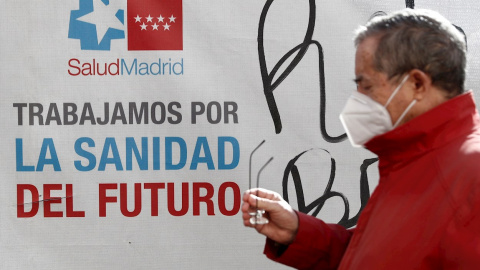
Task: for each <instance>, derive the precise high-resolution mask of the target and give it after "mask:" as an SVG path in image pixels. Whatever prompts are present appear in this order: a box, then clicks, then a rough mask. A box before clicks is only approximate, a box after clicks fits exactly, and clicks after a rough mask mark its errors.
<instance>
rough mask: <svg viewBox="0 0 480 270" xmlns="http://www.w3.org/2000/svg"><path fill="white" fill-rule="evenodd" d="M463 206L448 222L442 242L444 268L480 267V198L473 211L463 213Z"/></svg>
mask: <svg viewBox="0 0 480 270" xmlns="http://www.w3.org/2000/svg"><path fill="white" fill-rule="evenodd" d="M462 210H463V207H459V209H458V210H457V216H456V217H455V218H454V219H453V220H452V221H450V223H449V224H448V226H447V228H446V230H445V233H444V236H443V239H442V241H441V243H440V254H441V259H442V265H443V269H479V266H480V200H478V198H477V200H476V203H475V205H473V207H472V210H471V212H470V213H469V214H468V215H462V212H463V211H462Z"/></svg>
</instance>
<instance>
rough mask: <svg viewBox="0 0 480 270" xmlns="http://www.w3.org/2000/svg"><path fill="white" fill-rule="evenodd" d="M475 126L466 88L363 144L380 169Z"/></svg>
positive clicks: (479, 121)
mask: <svg viewBox="0 0 480 270" xmlns="http://www.w3.org/2000/svg"><path fill="white" fill-rule="evenodd" d="M479 125H480V119H479V115H478V112H477V109H476V105H475V101H474V97H473V93H472V92H471V91H469V92H467V93H465V94H461V95H459V96H456V97H454V98H452V99H450V100H448V101H446V102H444V103H442V104H440V105H439V106H437V107H435V108H433V109H431V110H429V111H427V112H425V113H424V114H422V115H419V116H417V117H415V118H414V119H412V120H410V121H408V122H407V123H405V124H403V125H401V126H399V127H397V128H395V129H394V130H391V131H389V132H387V133H384V134H382V135H379V136H376V137H374V138H373V139H371V140H370V141H368V142H367V143H366V145H365V147H366V148H367V149H368V150H370V151H372V152H373V153H375V154H377V155H378V157H379V159H380V164H379V166H380V170H381V171H382V169H383V168H385V167H389V166H390V165H394V164H398V163H403V162H408V161H410V160H412V159H413V158H415V157H417V156H418V155H422V154H425V153H426V152H428V151H431V150H433V149H436V148H438V147H440V146H442V145H445V144H446V143H448V142H450V141H452V140H453V139H455V138H457V137H460V136H462V135H464V134H466V133H469V132H471V131H472V130H473V129H474V128H475V126H477V127H478V126H479ZM381 174H382V172H381Z"/></svg>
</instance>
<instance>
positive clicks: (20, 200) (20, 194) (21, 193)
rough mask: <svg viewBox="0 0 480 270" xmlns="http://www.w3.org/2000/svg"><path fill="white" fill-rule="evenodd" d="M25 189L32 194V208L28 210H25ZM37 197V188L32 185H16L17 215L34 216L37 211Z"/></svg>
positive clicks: (21, 216)
mask: <svg viewBox="0 0 480 270" xmlns="http://www.w3.org/2000/svg"><path fill="white" fill-rule="evenodd" d="M25 190H28V191H30V193H31V194H32V203H31V205H32V209H30V211H29V212H25ZM39 197H40V196H39V194H38V190H37V188H36V187H35V186H34V185H27V184H25V185H22V184H19V185H17V217H19V218H30V217H33V216H35V215H36V214H37V212H38V199H39Z"/></svg>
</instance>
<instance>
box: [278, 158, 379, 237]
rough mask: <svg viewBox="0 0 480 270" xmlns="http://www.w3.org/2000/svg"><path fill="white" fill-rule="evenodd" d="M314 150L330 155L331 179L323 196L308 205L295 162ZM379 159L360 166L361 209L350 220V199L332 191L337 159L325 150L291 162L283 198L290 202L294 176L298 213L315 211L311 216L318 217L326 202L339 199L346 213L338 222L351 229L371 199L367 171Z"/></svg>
mask: <svg viewBox="0 0 480 270" xmlns="http://www.w3.org/2000/svg"><path fill="white" fill-rule="evenodd" d="M312 150H322V151H325V152H326V153H328V154H329V155H330V164H331V165H330V177H329V179H328V184H327V186H326V188H325V190H324V191H323V194H322V196H320V197H319V198H317V199H315V200H314V201H313V202H311V203H310V204H308V205H306V202H305V196H304V192H303V185H302V180H301V177H300V172H299V170H298V167H297V166H296V165H295V162H296V161H297V160H298V159H299V158H300V157H301V156H302V155H304V154H305V153H307V152H309V151H312ZM377 160H378V159H377V158H371V159H365V160H364V161H363V163H362V165H361V166H360V209H359V211H358V213H357V214H356V215H355V216H354V217H352V218H349V216H350V206H349V203H348V199H347V197H346V196H345V195H343V194H342V193H340V192H336V191H332V186H333V182H334V181H335V171H336V162H335V159H334V158H333V157H332V156H331V154H330V152H328V151H327V150H325V149H322V148H320V149H310V150H307V151H304V152H302V153H300V154H299V155H297V156H296V157H295V158H293V159H291V160H290V162H289V163H288V165H287V167H286V168H285V172H284V175H283V182H282V188H283V198H284V199H285V200H286V201H287V202H288V201H289V197H288V179H289V175H291V176H292V179H293V183H294V186H295V193H296V197H297V205H298V211H300V212H302V213H305V214H308V213H310V212H311V211H312V210H313V213H312V214H311V215H312V216H315V217H316V216H317V215H318V214H319V213H320V211H321V210H322V208H323V206H324V204H325V202H326V201H327V200H328V199H330V198H334V197H339V198H341V199H342V201H343V204H344V213H343V216H342V218H341V219H340V221H339V222H338V224H339V225H342V226H344V227H345V228H350V227H353V226H355V224H357V221H358V217H359V216H360V213H361V211H362V210H363V208H364V207H365V205H366V204H367V201H368V199H369V198H370V188H369V185H368V175H367V169H368V166H370V165H372V164H373V163H375V162H376V161H377Z"/></svg>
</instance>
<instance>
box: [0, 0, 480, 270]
mask: <svg viewBox="0 0 480 270" xmlns="http://www.w3.org/2000/svg"><path fill="white" fill-rule="evenodd" d="M406 7H410V8H428V9H433V10H437V11H439V12H440V13H441V14H442V15H444V16H445V17H446V18H447V19H449V20H450V21H452V23H454V24H455V25H456V26H457V27H459V29H461V30H462V31H463V32H464V33H465V36H466V39H467V44H468V73H467V81H466V88H467V89H473V91H474V94H475V98H476V101H477V104H478V102H480V92H479V91H480V90H479V89H480V32H479V29H478V25H479V24H480V19H479V18H478V16H477V13H478V12H477V11H478V10H480V3H479V2H478V1H476V0H469V1H463V2H461V3H459V2H452V1H449V2H442V3H439V2H438V1H432V0H423V1H420V0H418V1H397V0H395V1H394V0H388V1H371V0H368V1H367V0H361V1H352V0H341V1H314V0H309V1H287V0H275V1H272V0H268V1H258V0H255V1H254V0H247V1H225V0H210V1H183V0H110V1H109V0H69V1H25V0H18V1H2V4H1V8H0V14H1V16H0V21H1V23H0V27H1V37H2V39H1V40H2V42H1V45H0V53H1V61H2V62H1V63H2V64H1V67H0V76H1V80H0V84H1V87H0V89H1V96H2V98H1V101H0V102H1V122H0V125H1V138H2V140H1V145H0V147H1V148H0V149H1V153H2V154H1V162H0V172H1V184H0V202H1V204H0V205H1V206H0V243H1V245H0V254H1V256H2V260H1V261H0V269H260V268H261V269H284V268H287V267H284V266H280V265H278V264H276V263H274V262H271V261H269V260H268V259H266V258H265V257H264V256H263V255H262V252H263V244H264V241H265V239H264V237H263V236H261V235H258V234H257V233H256V232H255V230H253V229H250V228H245V227H244V226H243V224H242V219H241V211H240V207H241V200H242V194H243V192H244V191H245V190H247V189H248V188H249V187H256V186H259V187H264V188H267V189H271V190H275V191H277V192H279V193H280V194H281V195H282V196H283V197H284V198H285V199H286V200H288V201H289V202H290V203H291V204H292V206H293V207H294V208H295V209H298V210H299V211H301V212H305V213H308V214H311V215H315V216H317V217H318V218H321V219H323V220H325V221H326V222H331V223H339V224H342V225H343V226H345V227H348V228H351V227H354V226H355V224H356V221H357V218H358V215H359V213H360V212H361V210H362V208H363V206H364V205H365V204H366V202H367V201H368V199H369V197H370V194H371V192H372V191H373V189H374V188H375V186H376V185H377V183H378V171H377V163H378V162H377V158H376V156H375V155H373V154H372V153H370V152H368V151H367V150H364V149H356V148H352V147H351V145H350V143H349V142H348V140H346V135H345V132H344V130H343V128H342V126H341V123H340V121H339V118H338V115H339V113H340V111H341V109H342V108H343V106H344V104H345V101H346V100H347V98H348V96H349V95H350V93H351V92H352V91H355V84H354V83H353V79H354V54H355V48H354V45H353V41H352V37H353V32H354V30H355V29H356V28H357V27H358V26H359V25H363V24H365V23H366V22H367V21H368V20H369V18H371V17H372V16H374V15H375V14H383V13H389V12H391V11H394V10H398V9H402V8H406ZM259 145H261V146H260V147H258V148H257V146H259ZM254 149H256V150H255V151H254Z"/></svg>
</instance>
